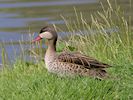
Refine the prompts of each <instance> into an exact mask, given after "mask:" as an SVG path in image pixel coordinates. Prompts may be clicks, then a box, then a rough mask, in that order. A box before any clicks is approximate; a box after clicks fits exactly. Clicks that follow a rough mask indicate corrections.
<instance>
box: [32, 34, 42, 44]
mask: <svg viewBox="0 0 133 100" xmlns="http://www.w3.org/2000/svg"><path fill="white" fill-rule="evenodd" d="M41 39H42V38H41V37H40V36H39V35H38V36H37V37H36V38H35V39H34V40H33V41H32V42H36V41H40V40H41Z"/></svg>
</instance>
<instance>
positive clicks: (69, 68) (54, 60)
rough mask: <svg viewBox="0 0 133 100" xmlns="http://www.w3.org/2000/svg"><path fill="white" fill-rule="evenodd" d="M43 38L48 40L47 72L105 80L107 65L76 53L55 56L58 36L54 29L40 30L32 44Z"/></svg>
mask: <svg viewBox="0 0 133 100" xmlns="http://www.w3.org/2000/svg"><path fill="white" fill-rule="evenodd" d="M43 38H46V39H47V40H48V48H47V51H46V54H45V63H46V68H47V69H48V71H49V72H52V73H56V74H61V75H62V74H63V75H64V74H65V75H80V76H91V77H95V78H106V77H107V76H108V74H107V72H106V70H105V68H108V67H110V65H108V64H105V63H102V62H99V61H98V60H96V59H93V58H91V57H88V56H86V55H83V54H81V53H78V52H76V53H71V52H61V53H60V54H57V53H56V41H57V38H58V35H57V32H56V31H55V29H54V27H50V26H46V27H44V28H42V29H41V31H40V34H39V35H38V36H37V37H36V38H35V39H34V40H33V42H35V41H39V40H41V39H43Z"/></svg>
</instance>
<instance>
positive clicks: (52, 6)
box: [0, 0, 132, 63]
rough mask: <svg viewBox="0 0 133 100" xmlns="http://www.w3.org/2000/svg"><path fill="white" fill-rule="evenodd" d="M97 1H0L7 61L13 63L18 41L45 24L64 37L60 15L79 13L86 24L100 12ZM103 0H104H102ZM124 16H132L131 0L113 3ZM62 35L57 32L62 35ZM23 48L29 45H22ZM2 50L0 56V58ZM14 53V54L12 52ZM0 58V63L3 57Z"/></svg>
mask: <svg viewBox="0 0 133 100" xmlns="http://www.w3.org/2000/svg"><path fill="white" fill-rule="evenodd" d="M99 1H100V0H38V1H36V0H0V43H2V44H4V48H5V50H6V52H7V54H8V57H9V60H10V61H14V58H15V57H16V55H19V54H20V52H21V46H20V44H19V41H30V40H31V37H32V38H33V36H30V35H29V33H37V32H39V30H40V28H42V27H44V26H45V25H52V24H55V25H56V26H58V27H59V28H60V29H62V30H63V31H64V32H65V34H67V33H68V32H67V30H66V25H65V22H64V20H63V18H62V17H61V16H64V17H65V18H71V19H75V11H74V7H75V8H76V11H77V12H82V13H83V15H84V17H85V18H86V19H87V20H86V21H88V22H89V21H90V18H89V17H90V14H93V13H95V12H96V11H101V6H100V3H99ZM103 1H104V0H103ZM116 1H118V4H120V5H121V6H122V7H123V8H126V10H127V11H126V15H127V16H129V14H130V15H132V14H131V12H130V10H129V8H128V7H129V1H130V0H116ZM61 33H62V32H60V34H61ZM22 45H23V47H24V49H27V48H28V45H26V44H22ZM2 48H3V47H0V53H1V55H2ZM14 51H15V52H14ZM1 55H0V63H1V62H2V58H1Z"/></svg>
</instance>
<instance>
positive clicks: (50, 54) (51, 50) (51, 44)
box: [45, 39, 57, 65]
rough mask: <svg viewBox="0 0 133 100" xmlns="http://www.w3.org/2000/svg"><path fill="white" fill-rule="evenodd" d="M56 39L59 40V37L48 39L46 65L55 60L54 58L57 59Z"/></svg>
mask: <svg viewBox="0 0 133 100" xmlns="http://www.w3.org/2000/svg"><path fill="white" fill-rule="evenodd" d="M56 41H57V39H55V40H48V49H47V51H46V54H45V62H46V65H48V64H49V63H51V62H53V61H54V59H55V56H56Z"/></svg>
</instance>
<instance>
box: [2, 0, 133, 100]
mask: <svg viewBox="0 0 133 100" xmlns="http://www.w3.org/2000/svg"><path fill="white" fill-rule="evenodd" d="M108 4H109V8H107V9H106V10H105V8H104V6H103V12H97V13H96V14H95V15H92V17H91V19H92V22H91V23H90V24H88V23H87V22H86V20H85V19H84V18H83V15H82V13H80V14H78V13H77V12H76V10H75V14H76V20H72V21H71V22H69V21H67V20H66V19H65V18H64V17H63V18H64V21H66V27H67V28H68V31H69V32H72V33H75V32H77V31H78V32H81V33H82V35H73V34H72V35H71V36H70V38H69V39H68V40H67V41H64V40H60V41H59V42H58V45H57V48H58V51H62V49H67V50H69V51H79V52H82V53H84V54H86V55H89V56H92V57H94V58H96V59H98V60H100V61H102V62H105V63H108V64H111V65H112V66H113V67H111V68H109V69H107V71H108V73H109V74H110V75H111V76H112V77H114V78H112V79H106V80H102V81H99V80H95V79H93V78H89V77H79V76H76V77H60V76H57V75H56V74H52V73H48V72H47V70H46V69H45V64H44V62H42V61H40V62H38V63H37V64H33V63H29V62H24V61H23V60H17V61H16V63H15V64H14V65H13V66H12V69H11V68H10V69H9V68H3V69H2V70H1V72H0V100H132V99H133V95H132V94H133V48H132V47H133V41H132V37H133V32H132V31H131V26H130V24H127V23H130V22H127V21H126V20H125V18H124V15H123V13H122V12H121V10H120V9H119V6H118V5H117V6H116V8H112V7H111V5H110V3H109V2H108ZM114 17H115V18H116V19H115V20H114V19H113V18H114ZM130 18H131V17H130V16H129V21H130ZM69 20H70V19H69ZM114 27H115V28H117V29H118V30H117V31H113V32H111V34H109V32H106V31H105V29H109V28H114ZM83 30H87V31H88V32H89V31H90V30H95V32H96V33H95V34H87V35H86V34H83V32H84V31H83ZM93 32H94V31H93ZM62 41H63V42H62ZM4 58H5V57H4V51H3V62H4V63H5V61H4Z"/></svg>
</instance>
